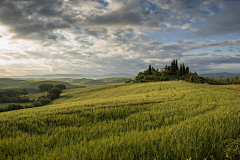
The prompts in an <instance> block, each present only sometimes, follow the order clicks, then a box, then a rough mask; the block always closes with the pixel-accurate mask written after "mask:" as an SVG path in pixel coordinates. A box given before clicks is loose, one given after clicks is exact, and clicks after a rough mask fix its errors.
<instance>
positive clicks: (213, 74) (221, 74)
mask: <svg viewBox="0 0 240 160" xmlns="http://www.w3.org/2000/svg"><path fill="white" fill-rule="evenodd" d="M199 76H203V77H207V76H211V77H219V76H224V77H235V76H240V73H229V72H219V73H206V74H199Z"/></svg>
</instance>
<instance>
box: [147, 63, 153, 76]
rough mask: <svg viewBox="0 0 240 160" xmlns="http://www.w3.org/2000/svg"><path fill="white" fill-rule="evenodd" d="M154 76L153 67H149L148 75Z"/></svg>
mask: <svg viewBox="0 0 240 160" xmlns="http://www.w3.org/2000/svg"><path fill="white" fill-rule="evenodd" d="M151 74H152V67H151V65H149V68H148V75H151Z"/></svg>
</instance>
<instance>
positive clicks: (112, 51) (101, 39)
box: [0, 0, 240, 74]
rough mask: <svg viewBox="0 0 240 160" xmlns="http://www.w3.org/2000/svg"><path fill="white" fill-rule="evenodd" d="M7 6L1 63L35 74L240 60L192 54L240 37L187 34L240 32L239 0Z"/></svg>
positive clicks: (84, 0)
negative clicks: (36, 72)
mask: <svg viewBox="0 0 240 160" xmlns="http://www.w3.org/2000/svg"><path fill="white" fill-rule="evenodd" d="M0 3H1V4H0V35H4V37H3V38H1V36H0V38H1V39H0V43H1V44H4V45H2V46H3V47H2V48H1V49H0V53H1V54H2V55H1V57H0V60H2V61H4V62H5V63H12V64H16V63H17V60H20V61H22V62H25V63H26V62H27V63H28V64H25V66H27V67H26V68H25V69H26V70H29V68H31V67H32V68H34V69H33V70H31V72H34V71H36V70H37V67H39V68H43V72H44V73H48V72H50V71H51V72H52V71H54V72H56V73H62V72H64V73H66V72H71V73H80V72H81V73H82V72H86V73H89V72H92V73H93V72H95V73H105V72H106V73H107V72H128V73H129V72H131V73H135V72H137V71H139V68H140V69H143V68H145V67H147V66H148V65H149V63H153V65H156V66H157V67H159V68H161V66H165V65H166V64H169V63H170V61H171V60H172V59H173V58H177V59H179V60H180V61H184V62H185V61H186V63H189V64H191V65H193V66H194V65H195V64H200V63H201V65H202V70H206V69H207V68H206V67H205V66H208V65H209V64H210V63H211V64H226V63H225V62H227V63H232V64H235V63H236V61H238V60H239V59H238V56H237V55H229V56H220V57H218V56H219V55H212V54H209V53H204V54H191V52H192V51H196V50H200V51H199V52H200V53H203V52H205V51H201V50H203V49H207V48H211V49H213V50H214V52H220V51H222V52H223V50H224V49H223V47H231V46H236V47H239V44H240V40H239V39H232V40H222V41H220V40H211V41H210V40H206V41H205V40H201V41H198V40H195V39H188V38H187V36H185V35H187V34H189V35H192V34H195V36H197V37H202V36H211V35H216V34H229V33H234V32H237V31H239V28H240V26H239V16H238V15H239V9H238V7H237V6H239V2H236V1H234V2H231V3H230V2H226V1H224V0H220V1H218V3H216V2H214V1H208V0H197V1H188V0H183V1H179V0H171V1H169V0H162V1H155V0H146V1H135V0H122V1H119V0H103V1H98V0H64V1H62V0H61V1H60V0H51V1H49V0H42V1H33V0H29V1H18V0H6V1H0ZM212 8H214V9H212ZM2 26H3V27H5V28H7V30H8V32H7V33H5V30H3V29H1V27H2ZM175 33H177V34H175ZM194 38H196V37H194ZM3 39H4V41H3ZM7 46H8V48H7ZM238 50H239V48H238ZM230 51H232V50H231V49H230ZM232 53H235V52H232ZM214 57H215V58H214ZM233 57H234V58H235V59H236V60H233ZM224 59H225V60H226V61H225V62H224ZM198 60H199V61H198ZM30 61H34V63H36V64H39V65H38V66H37V65H35V64H32V63H30ZM13 66H14V65H11V67H12V68H13ZM22 67H23V66H22ZM23 68H24V67H23ZM83 68H84V69H83ZM194 69H196V70H197V71H198V70H199V68H197V67H196V68H194ZM107 70H108V71H107ZM93 74H94V73H93Z"/></svg>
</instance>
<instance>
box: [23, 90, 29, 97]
mask: <svg viewBox="0 0 240 160" xmlns="http://www.w3.org/2000/svg"><path fill="white" fill-rule="evenodd" d="M28 93H29V92H28V90H27V89H26V88H23V89H22V94H23V95H24V97H25V95H27V94H28Z"/></svg>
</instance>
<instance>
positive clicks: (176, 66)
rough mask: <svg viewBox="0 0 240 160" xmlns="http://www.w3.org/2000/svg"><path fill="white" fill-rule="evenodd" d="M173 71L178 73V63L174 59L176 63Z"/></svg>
mask: <svg viewBox="0 0 240 160" xmlns="http://www.w3.org/2000/svg"><path fill="white" fill-rule="evenodd" d="M175 71H176V72H177V71H178V62H177V59H176V63H175Z"/></svg>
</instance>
